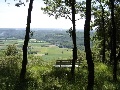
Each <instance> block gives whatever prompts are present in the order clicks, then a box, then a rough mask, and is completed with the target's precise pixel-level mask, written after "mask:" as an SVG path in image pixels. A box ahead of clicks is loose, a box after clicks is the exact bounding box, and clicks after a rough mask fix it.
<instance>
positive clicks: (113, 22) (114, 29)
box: [110, 0, 117, 81]
mask: <svg viewBox="0 0 120 90" xmlns="http://www.w3.org/2000/svg"><path fill="white" fill-rule="evenodd" d="M110 3H111V22H112V37H113V39H112V40H113V48H112V52H114V53H113V61H114V62H113V80H114V81H116V80H117V59H116V25H115V19H114V0H110Z"/></svg>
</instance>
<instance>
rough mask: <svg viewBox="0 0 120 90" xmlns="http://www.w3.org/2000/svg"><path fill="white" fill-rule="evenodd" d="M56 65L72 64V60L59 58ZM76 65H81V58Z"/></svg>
mask: <svg viewBox="0 0 120 90" xmlns="http://www.w3.org/2000/svg"><path fill="white" fill-rule="evenodd" d="M56 65H72V60H57V61H56ZM75 65H80V60H77V61H76V62H75Z"/></svg>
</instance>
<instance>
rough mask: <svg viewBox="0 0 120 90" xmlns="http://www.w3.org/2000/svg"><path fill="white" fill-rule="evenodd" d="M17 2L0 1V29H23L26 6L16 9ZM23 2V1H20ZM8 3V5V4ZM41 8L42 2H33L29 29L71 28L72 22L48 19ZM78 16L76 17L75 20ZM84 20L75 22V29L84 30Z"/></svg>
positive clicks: (35, 0) (36, 0)
mask: <svg viewBox="0 0 120 90" xmlns="http://www.w3.org/2000/svg"><path fill="white" fill-rule="evenodd" d="M18 1H19V0H17V1H14V0H7V2H5V0H0V28H25V27H26V24H27V13H28V5H29V3H26V5H25V6H24V5H22V6H21V7H16V6H15V3H17V2H18ZM22 1H25V0H22ZM8 3H10V4H8ZM41 7H45V5H44V2H43V0H34V2H33V10H32V15H31V28H62V29H69V28H70V27H71V26H72V22H71V21H70V20H69V19H65V18H64V17H63V18H58V19H57V20H56V19H55V17H54V16H51V17H49V16H48V15H47V14H43V11H42V10H41ZM79 18H80V16H79V15H77V16H76V19H79ZM84 22H85V20H84V19H80V20H79V21H76V28H77V29H83V28H84Z"/></svg>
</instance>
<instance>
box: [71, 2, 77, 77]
mask: <svg viewBox="0 0 120 90" xmlns="http://www.w3.org/2000/svg"><path fill="white" fill-rule="evenodd" d="M72 24H73V31H72V40H73V60H72V68H71V75H72V78H73V77H74V72H75V61H76V60H77V47H76V29H75V0H72Z"/></svg>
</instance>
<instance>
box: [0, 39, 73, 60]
mask: <svg viewBox="0 0 120 90" xmlns="http://www.w3.org/2000/svg"><path fill="white" fill-rule="evenodd" d="M35 41H36V40H35ZM14 43H16V45H17V46H18V49H19V50H22V45H23V40H22V39H17V40H7V41H5V40H2V41H1V44H0V45H1V46H0V49H6V46H7V45H9V44H14ZM49 45H51V44H50V43H48V42H29V46H31V47H32V48H31V51H36V52H37V54H38V55H37V56H40V54H41V55H43V56H42V59H44V60H56V59H68V58H71V57H72V50H71V49H67V48H59V47H58V46H49ZM19 46H21V47H19ZM46 53H47V54H48V55H45V54H46Z"/></svg>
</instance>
